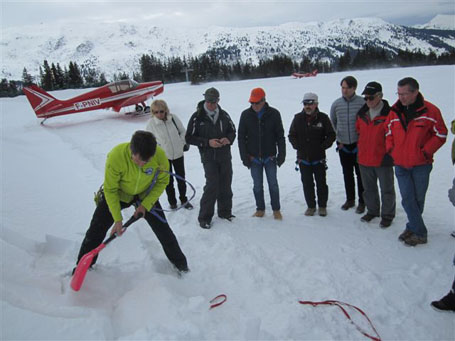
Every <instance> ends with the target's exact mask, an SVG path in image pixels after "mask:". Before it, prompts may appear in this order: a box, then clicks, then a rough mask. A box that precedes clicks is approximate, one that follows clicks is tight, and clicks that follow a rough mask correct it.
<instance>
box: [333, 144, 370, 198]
mask: <svg viewBox="0 0 455 341" xmlns="http://www.w3.org/2000/svg"><path fill="white" fill-rule="evenodd" d="M344 146H345V147H346V148H347V149H348V150H350V151H351V150H354V149H355V148H356V147H357V143H353V144H349V145H344ZM339 154H340V162H341V166H342V167H343V176H344V188H345V190H346V200H355V180H354V171H355V174H356V175H357V195H358V196H359V204H365V202H364V201H363V185H362V177H361V175H360V168H359V164H358V163H357V153H348V152H345V151H343V150H341V149H340V150H339Z"/></svg>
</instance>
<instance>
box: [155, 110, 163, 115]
mask: <svg viewBox="0 0 455 341" xmlns="http://www.w3.org/2000/svg"><path fill="white" fill-rule="evenodd" d="M165 112H166V111H165V110H153V111H152V113H153V115H156V114H164V113H165Z"/></svg>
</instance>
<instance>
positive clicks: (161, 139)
mask: <svg viewBox="0 0 455 341" xmlns="http://www.w3.org/2000/svg"><path fill="white" fill-rule="evenodd" d="M174 122H175V124H174ZM145 129H146V130H147V131H149V132H151V133H152V134H153V135H154V136H155V138H156V142H157V143H158V145H159V146H160V147H161V148H163V149H164V152H165V153H166V156H167V158H168V159H169V160H175V159H179V158H181V157H182V156H183V146H184V145H185V143H186V142H185V133H186V129H185V127H184V126H183V124H182V122H181V121H180V119H179V118H178V117H177V116H176V115H173V114H171V113H169V114H168V115H167V120H166V121H162V120H160V119H158V118H156V117H155V116H152V117H151V118H150V119H149V121H148V122H147V127H146V128H145Z"/></svg>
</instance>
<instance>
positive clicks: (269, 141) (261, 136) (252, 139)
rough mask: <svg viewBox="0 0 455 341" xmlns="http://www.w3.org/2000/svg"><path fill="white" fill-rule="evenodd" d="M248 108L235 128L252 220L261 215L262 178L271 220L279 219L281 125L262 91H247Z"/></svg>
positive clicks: (283, 151) (283, 147)
mask: <svg viewBox="0 0 455 341" xmlns="http://www.w3.org/2000/svg"><path fill="white" fill-rule="evenodd" d="M249 102H250V103H251V106H250V107H249V108H248V109H246V110H244V111H243V112H242V115H241V117H240V123H239V129H238V141H239V149H240V157H241V159H242V162H243V164H244V165H245V166H246V167H248V168H249V169H250V170H251V177H252V178H253V192H254V198H255V199H256V212H255V213H254V214H253V216H254V217H259V218H260V217H263V216H264V214H265V201H264V187H263V175H264V170H265V174H266V177H267V183H268V185H269V192H270V200H271V206H272V210H273V217H274V218H275V219H277V220H281V219H282V215H281V212H280V209H281V207H280V191H279V187H278V180H277V166H278V167H280V166H281V165H282V164H283V163H284V160H285V158H286V141H285V138H284V129H283V123H282V121H281V115H280V112H279V111H278V110H276V109H275V108H272V107H271V106H269V104H268V103H267V102H266V100H265V91H264V90H263V89H262V88H255V89H253V90H252V91H251V95H250V99H249Z"/></svg>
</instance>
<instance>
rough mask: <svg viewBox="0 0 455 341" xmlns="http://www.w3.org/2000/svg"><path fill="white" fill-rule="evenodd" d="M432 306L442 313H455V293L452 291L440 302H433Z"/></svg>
mask: <svg viewBox="0 0 455 341" xmlns="http://www.w3.org/2000/svg"><path fill="white" fill-rule="evenodd" d="M431 306H432V307H433V308H435V309H437V310H440V311H455V293H453V292H452V291H450V292H449V293H448V294H447V295H445V296H444V297H443V298H441V299H440V300H439V301H433V302H431Z"/></svg>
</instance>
